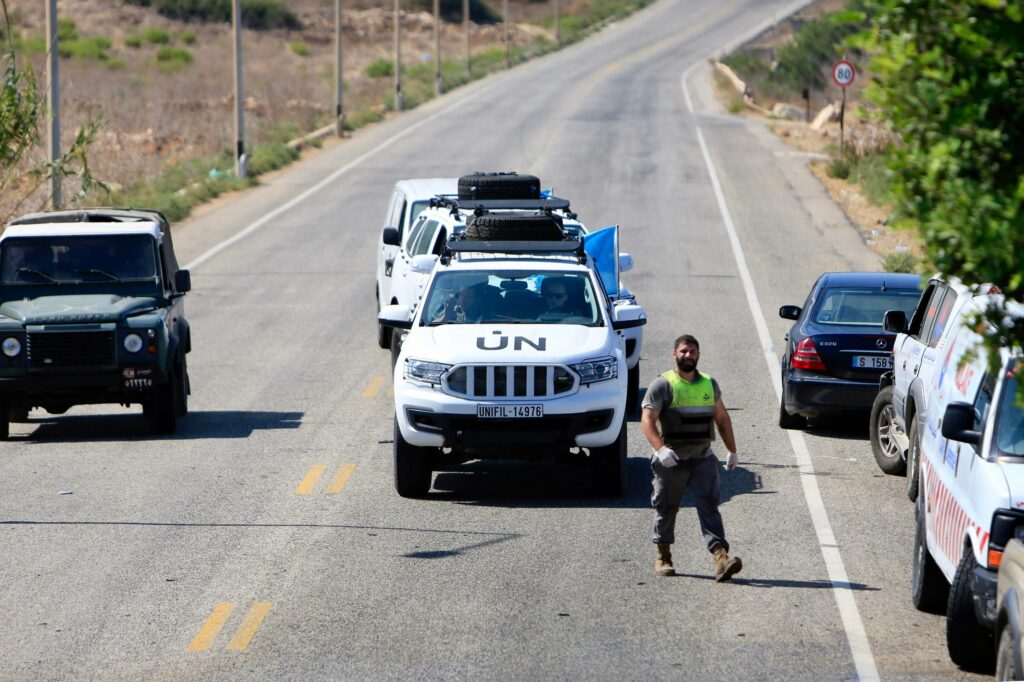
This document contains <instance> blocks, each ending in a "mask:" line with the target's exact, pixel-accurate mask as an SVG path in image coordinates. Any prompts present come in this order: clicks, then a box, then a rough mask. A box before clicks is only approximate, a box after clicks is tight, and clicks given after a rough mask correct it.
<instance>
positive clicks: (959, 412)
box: [885, 310, 981, 445]
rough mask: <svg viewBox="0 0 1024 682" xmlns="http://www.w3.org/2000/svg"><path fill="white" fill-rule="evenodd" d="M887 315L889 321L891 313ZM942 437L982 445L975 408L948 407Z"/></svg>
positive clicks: (956, 404) (954, 405)
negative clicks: (977, 429) (976, 425)
mask: <svg viewBox="0 0 1024 682" xmlns="http://www.w3.org/2000/svg"><path fill="white" fill-rule="evenodd" d="M889 312H890V313H891V312H895V311H891V310H890V311H889ZM885 315H886V319H888V316H889V313H886V314H885ZM942 435H943V436H945V437H946V438H948V439H949V440H955V441H957V442H959V443H968V444H969V445H979V444H981V432H979V431H975V430H974V406H973V405H971V404H969V403H950V404H949V405H947V406H946V412H945V414H943V415H942Z"/></svg>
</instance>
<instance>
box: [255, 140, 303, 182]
mask: <svg viewBox="0 0 1024 682" xmlns="http://www.w3.org/2000/svg"><path fill="white" fill-rule="evenodd" d="M297 158H299V152H298V150H296V149H292V148H291V147H286V146H285V145H284V144H281V143H277V142H274V143H269V144H257V145H255V146H253V148H252V150H250V152H249V173H250V174H251V175H254V176H255V175H262V174H263V173H269V172H270V171H272V170H277V169H278V168H281V167H282V166H287V165H288V164H289V163H291V162H292V161H294V160H295V159H297Z"/></svg>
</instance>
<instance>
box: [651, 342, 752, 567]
mask: <svg viewBox="0 0 1024 682" xmlns="http://www.w3.org/2000/svg"><path fill="white" fill-rule="evenodd" d="M672 355H673V357H675V361H676V368H675V369H674V370H670V371H668V372H665V373H664V374H662V375H661V376H659V377H658V378H657V379H655V380H654V381H653V382H652V383H651V386H650V388H648V389H647V395H646V396H645V397H644V406H643V407H644V411H643V417H642V418H641V420H640V426H641V428H642V429H643V432H644V436H646V437H647V440H648V442H650V444H651V447H652V448H654V456H653V457H652V458H651V470H652V471H653V472H654V494H653V495H652V496H651V505H652V506H653V507H654V510H655V516H654V542H655V543H656V544H657V545H658V558H657V560H656V561H655V564H654V571H655V573H657V574H658V575H675V568H673V566H672V553H671V551H670V550H671V547H672V543H673V542H674V541H675V526H676V514H677V513H678V511H679V503H680V502H681V501H682V499H683V492H684V491H685V490H686V488H687V486H689V488H690V491H691V492H692V493H693V497H694V499H695V501H696V503H697V518H698V519H699V520H700V530H701V532H702V533H703V534H704V541H705V542H706V543H707V548H708V551H709V552H711V554H712V555H713V556H714V558H715V580H717V581H718V582H724V581H726V580H728V579H729V578H731V577H732V576H734V575H735V574H737V573H739V571H740V569H741V568H743V562H742V561H740V559H739V557H734V558H732V559H730V558H729V543H728V542H727V541H726V539H725V529H724V528H723V526H722V515H721V514H719V512H718V501H719V493H718V458H717V457H715V454H714V453H713V452H712V451H711V441H713V440H714V439H715V427H716V426H717V427H718V432H719V433H720V434H721V435H722V441H723V442H724V443H725V449H726V450H728V451H729V459H728V462H727V463H726V468H727V469H729V470H730V471H731V470H732V469H735V468H736V463H737V456H736V439H735V437H734V436H733V432H732V420H731V419H730V418H729V413H728V412H727V411H726V409H725V404H724V403H723V402H722V392H721V391H720V390H719V388H718V382H716V381H715V380H714V379H712V378H711V377H710V376H709V375H707V374H705V373H703V372H698V371H697V361H698V360H700V344H699V343H698V342H697V339H695V338H694V337H692V336H690V335H689V334H684V335H683V336H680V337H679V338H678V339H676V342H675V347H674V348H673V350H672ZM659 423H660V426H661V429H660V431H659V429H658V426H659Z"/></svg>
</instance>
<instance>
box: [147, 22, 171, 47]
mask: <svg viewBox="0 0 1024 682" xmlns="http://www.w3.org/2000/svg"><path fill="white" fill-rule="evenodd" d="M142 39H143V40H145V41H146V42H147V43H152V44H153V45H168V44H169V43H170V42H171V34H170V33H168V32H167V31H165V30H164V29H162V28H160V27H158V26H149V27H147V28H146V30H145V31H143V32H142Z"/></svg>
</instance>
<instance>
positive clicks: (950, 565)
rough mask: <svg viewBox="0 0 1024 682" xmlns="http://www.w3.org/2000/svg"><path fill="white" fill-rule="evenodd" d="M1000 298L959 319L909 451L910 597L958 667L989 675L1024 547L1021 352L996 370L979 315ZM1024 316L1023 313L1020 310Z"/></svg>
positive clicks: (948, 332)
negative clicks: (1015, 557) (1004, 567)
mask: <svg viewBox="0 0 1024 682" xmlns="http://www.w3.org/2000/svg"><path fill="white" fill-rule="evenodd" d="M993 304H994V305H1003V303H1002V301H1001V299H1000V297H996V296H976V297H973V298H971V299H970V300H969V301H967V302H966V303H965V304H964V305H963V306H962V307H961V308H960V309H959V310H958V311H957V313H956V314H955V315H954V316H953V317H952V318H951V320H950V323H949V324H948V325H947V326H946V329H945V331H944V332H943V334H944V336H946V337H947V338H946V339H944V342H943V343H942V344H941V345H940V348H942V350H943V353H942V354H941V355H940V356H939V357H937V358H936V365H935V367H934V369H933V371H932V373H931V375H930V377H929V382H928V386H926V387H925V390H926V391H927V393H928V401H927V409H926V410H925V411H923V412H921V413H918V415H917V419H918V420H919V421H918V423H917V426H918V428H917V429H915V431H916V432H917V433H916V434H915V435H917V434H919V436H918V437H916V438H914V439H913V442H912V443H911V445H910V447H911V449H912V450H913V449H915V448H916V449H917V455H918V457H919V462H920V469H919V492H918V495H917V499H916V501H915V502H916V507H915V516H916V520H917V534H916V541H915V545H916V546H915V548H914V562H913V573H912V590H911V596H912V600H913V603H914V605H915V606H916V607H917V608H919V609H921V610H923V611H930V612H937V613H945V614H946V641H947V647H948V650H949V655H950V658H951V659H952V660H953V662H954V663H956V664H957V665H959V666H961V667H963V668H967V669H979V670H981V669H987V668H989V667H990V666H991V664H992V661H993V656H994V644H993V641H992V628H993V625H994V622H995V616H996V581H997V571H998V569H999V563H1000V560H1001V558H1002V553H1003V549H1004V548H1005V547H1006V545H1007V544H1008V543H1009V541H1010V540H1011V539H1013V538H1024V411H1022V409H1021V405H1020V403H1019V402H1017V398H1018V390H1017V384H1018V380H1017V375H1018V370H1019V369H1020V367H1021V364H1020V357H1019V356H1020V353H1019V352H1009V351H1005V350H1004V351H1003V352H1002V353H1001V354H1000V358H999V369H998V371H992V370H991V369H990V366H989V364H988V361H987V356H986V354H985V351H984V348H983V347H982V345H981V336H980V335H979V334H978V333H977V331H976V329H975V327H976V323H975V321H974V320H975V315H976V314H977V313H978V312H980V311H981V310H982V309H983V308H984V307H986V306H989V305H993ZM1004 309H1008V310H1009V311H1010V313H1011V314H1012V315H1013V316H1015V317H1017V316H1020V314H1021V310H1020V308H1019V307H1018V306H1015V305H1011V306H1007V307H1006V308H1004Z"/></svg>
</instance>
